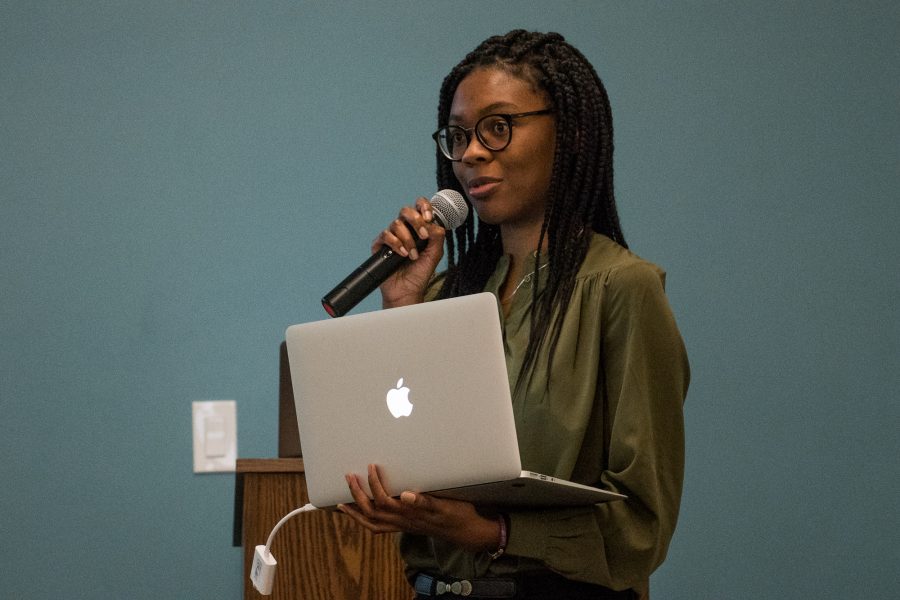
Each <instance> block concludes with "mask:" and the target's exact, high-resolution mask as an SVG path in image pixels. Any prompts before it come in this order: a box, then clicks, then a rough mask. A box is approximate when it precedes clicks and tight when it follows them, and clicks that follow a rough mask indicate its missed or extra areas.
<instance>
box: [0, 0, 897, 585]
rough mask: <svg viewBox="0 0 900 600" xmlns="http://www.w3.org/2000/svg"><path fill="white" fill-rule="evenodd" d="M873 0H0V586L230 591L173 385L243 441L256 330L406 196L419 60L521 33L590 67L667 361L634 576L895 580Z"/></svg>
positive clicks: (880, 20)
mask: <svg viewBox="0 0 900 600" xmlns="http://www.w3.org/2000/svg"><path fill="white" fill-rule="evenodd" d="M898 6H900V5H898V4H897V3H895V2H891V1H884V2H846V3H844V2H826V1H821V2H780V1H774V0H766V1H764V2H735V3H724V2H698V1H693V2H662V1H660V2H649V1H648V2H588V1H583V2H582V1H578V2H575V1H569V2H552V3H550V2H517V3H509V4H499V3H481V2H468V1H466V2H461V1H456V2H380V3H376V2H365V3H362V2H360V3H355V2H354V3H350V2H335V3H324V2H322V3H319V2H315V3H314V2H228V3H226V2H202V3H201V2H193V3H187V2H91V3H83V2H82V3H76V2H52V3H51V2H31V1H17V0H14V1H6V2H3V3H0V203H2V204H0V295H2V296H0V319H2V320H0V336H2V343H0V377H2V378H0V408H2V411H0V453H2V461H0V464H2V466H0V530H2V536H0V538H2V542H0V547H2V549H0V590H3V592H2V593H3V594H9V595H8V596H5V597H10V598H21V597H29V598H101V597H102V598H134V599H143V598H146V599H159V598H186V599H188V598H189V599H205V598H209V599H213V598H215V599H219V598H234V599H237V598H238V597H240V593H241V592H240V590H241V586H242V581H241V556H240V552H239V550H238V549H235V548H232V547H231V519H232V506H233V505H232V502H233V500H232V490H233V477H232V476H230V475H194V474H193V473H192V458H191V427H190V415H191V410H190V403H191V401H192V400H202V399H235V400H237V406H238V439H239V455H240V456H243V457H267V456H274V455H275V454H276V452H277V445H276V444H277V439H276V434H277V407H276V403H277V348H278V344H279V342H280V340H281V336H282V333H283V330H284V328H285V326H287V325H289V324H291V323H295V322H301V321H307V320H312V319H319V318H324V313H323V312H322V310H321V307H320V306H319V302H318V301H319V298H320V297H321V295H322V293H323V292H325V291H326V290H328V289H329V288H330V287H331V285H333V284H334V283H335V282H336V280H337V279H338V278H339V277H341V276H343V275H344V274H346V273H347V272H348V270H350V269H351V268H352V267H354V266H355V265H356V264H358V262H359V261H360V260H361V257H363V256H364V255H365V254H366V253H367V251H368V246H369V243H370V241H371V239H372V238H373V237H374V236H375V234H376V233H377V231H378V230H379V229H380V228H381V227H382V226H383V225H384V224H385V223H386V222H387V221H388V220H389V219H390V218H391V217H392V216H393V215H394V214H395V212H396V210H397V208H398V207H399V206H400V205H401V204H403V203H406V202H410V201H412V200H413V199H414V198H415V197H416V196H418V195H421V194H429V193H430V192H431V191H433V189H434V175H433V170H434V169H433V164H432V163H433V148H432V142H431V140H430V138H429V134H430V132H431V131H432V130H433V129H434V127H435V122H434V115H435V112H436V102H437V90H438V86H439V84H440V82H441V79H442V77H443V76H444V75H445V74H446V72H447V71H448V70H449V69H450V68H451V67H452V65H453V64H455V63H456V61H457V60H459V59H460V58H461V57H462V56H463V55H464V54H465V52H467V51H468V50H470V49H471V48H472V47H474V45H475V44H476V43H477V42H479V41H480V40H481V39H483V38H485V37H486V36H488V35H489V34H493V33H497V32H504V31H506V30H508V29H511V28H514V27H525V28H529V29H541V30H558V31H560V32H562V33H564V34H565V35H566V36H567V37H568V38H569V39H570V40H571V41H572V42H573V43H574V44H575V45H576V46H578V47H579V48H580V49H581V50H582V51H583V52H584V53H585V54H586V55H587V56H588V57H589V58H590V59H591V60H592V61H593V62H594V64H595V65H596V66H597V68H598V70H599V71H600V73H601V76H602V77H603V78H604V80H605V81H606V84H607V86H608V88H609V92H610V95H611V98H612V102H613V111H614V115H615V119H616V126H617V129H616V135H617V137H616V142H617V159H616V160H617V162H616V178H617V195H618V199H619V203H620V208H621V216H622V220H623V223H624V228H625V233H626V236H627V238H628V240H629V242H630V244H631V245H632V247H633V248H634V249H635V250H636V251H637V252H638V253H640V254H642V255H643V256H645V257H646V258H648V259H650V260H653V261H655V262H658V263H660V264H662V265H663V266H664V267H665V268H666V269H667V270H668V273H669V294H670V298H671V302H672V304H673V307H674V309H675V311H676V313H677V315H678V318H679V323H680V326H681V328H682V332H683V334H684V337H685V339H686V342H687V345H688V348H689V351H690V356H691V360H692V364H693V375H694V379H693V385H692V387H691V391H690V395H689V398H688V402H687V405H686V416H687V427H688V429H687V459H688V469H687V478H686V487H685V493H684V503H683V511H682V517H681V521H680V524H679V529H678V531H677V533H676V537H675V539H674V541H673V544H672V548H671V552H670V557H669V560H668V561H667V562H666V563H665V565H664V566H663V567H662V568H661V569H660V570H659V571H658V572H657V574H656V575H655V576H654V580H653V587H654V591H655V597H657V598H672V599H698V598H701V599H707V598H708V599H723V598H726V599H732V598H775V597H797V598H851V597H856V598H859V597H866V598H889V597H896V596H895V594H896V593H897V590H898V587H900V583H898V578H897V574H896V573H897V565H898V564H900V553H898V544H897V538H896V536H897V531H898V529H900V522H898V510H897V494H898V492H900V483H898V482H900V473H898V456H900V452H898V450H900V448H898V433H897V432H898V429H900V427H898V425H900V418H898V417H900V415H898V408H897V406H898V402H897V400H898V393H897V390H898V389H900V379H898V373H900V348H898V345H900V327H898V323H900V318H898V312H897V308H896V302H897V298H898V297H900V276H898V265H900V242H898V240H897V231H898V222H900V209H898V192H897V190H898V189H900V173H898V165H900V160H898V159H900V152H898V150H900V117H898V107H900V84H898V82H900V55H898V51H897V42H896V35H897V32H898V31H900V9H898V8H897V7H898ZM375 306H376V304H375V302H374V301H372V300H370V301H367V302H366V303H365V304H364V305H363V306H362V307H361V309H360V310H362V309H372V308H375Z"/></svg>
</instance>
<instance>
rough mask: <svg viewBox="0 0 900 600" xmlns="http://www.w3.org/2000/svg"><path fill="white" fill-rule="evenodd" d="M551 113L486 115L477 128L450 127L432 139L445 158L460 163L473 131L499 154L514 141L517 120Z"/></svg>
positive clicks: (441, 129)
mask: <svg viewBox="0 0 900 600" xmlns="http://www.w3.org/2000/svg"><path fill="white" fill-rule="evenodd" d="M551 112H553V109H551V108H545V109H543V110H533V111H531V112H523V113H517V114H514V115H509V114H495V115H486V116H484V117H481V118H480V119H478V122H477V123H475V127H471V128H466V127H460V126H459V125H448V126H446V127H441V128H440V129H438V130H437V131H435V132H434V133H433V134H431V137H432V138H433V139H434V141H435V142H437V145H438V148H440V149H441V152H443V153H444V156H446V157H447V158H449V159H450V160H452V161H454V162H458V161H461V160H462V157H463V155H464V154H465V153H466V148H468V147H469V142H471V141H472V132H473V131H474V132H475V137H477V138H478V142H479V143H480V144H481V145H482V146H484V147H485V148H487V149H488V150H492V151H494V152H499V151H500V150H503V149H504V148H506V147H507V146H509V143H510V142H511V141H512V129H513V122H514V120H515V119H521V118H522V117H532V116H535V115H546V114H549V113H551Z"/></svg>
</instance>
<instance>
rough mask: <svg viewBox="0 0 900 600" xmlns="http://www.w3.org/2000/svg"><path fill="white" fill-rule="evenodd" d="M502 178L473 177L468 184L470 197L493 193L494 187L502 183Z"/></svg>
mask: <svg viewBox="0 0 900 600" xmlns="http://www.w3.org/2000/svg"><path fill="white" fill-rule="evenodd" d="M500 181H501V180H500V179H494V178H492V177H479V178H478V179H473V180H472V181H470V182H469V185H468V189H467V191H468V194H469V197H470V198H479V199H480V198H484V197H486V196H488V195H490V194H491V192H493V191H494V189H495V188H496V187H497V186H498V185H500Z"/></svg>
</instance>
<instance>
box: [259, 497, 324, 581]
mask: <svg viewBox="0 0 900 600" xmlns="http://www.w3.org/2000/svg"><path fill="white" fill-rule="evenodd" d="M311 510H317V509H316V507H315V506H313V505H312V504H307V505H305V506H301V507H300V508H297V509H295V510H292V511H291V512H289V513H288V514H286V515H284V516H283V517H282V518H281V520H280V521H278V524H276V525H275V527H273V528H272V533H270V534H269V539H268V540H267V541H266V545H265V546H257V547H256V550H255V552H254V554H253V565H252V566H251V567H250V581H252V582H253V587H255V588H256V589H257V590H258V591H259V593H260V594H263V595H264V596H268V595H269V594H271V593H272V585H273V584H274V583H275V567H276V566H277V564H278V562H277V561H276V560H275V557H274V556H272V553H271V552H270V551H269V548H271V547H272V540H274V539H275V534H276V533H278V530H279V529H281V526H282V525H284V524H285V523H287V522H288V521H289V520H291V519H292V518H293V517H295V516H297V515H299V514H300V513H303V512H309V511H311Z"/></svg>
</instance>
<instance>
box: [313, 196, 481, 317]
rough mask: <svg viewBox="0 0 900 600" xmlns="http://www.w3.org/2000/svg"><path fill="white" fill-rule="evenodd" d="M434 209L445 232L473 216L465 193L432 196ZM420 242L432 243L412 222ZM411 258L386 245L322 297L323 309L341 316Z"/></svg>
mask: <svg viewBox="0 0 900 600" xmlns="http://www.w3.org/2000/svg"><path fill="white" fill-rule="evenodd" d="M431 210H432V213H434V220H435V221H436V222H437V223H438V225H440V226H441V227H443V228H444V229H456V228H457V227H459V226H460V225H462V224H463V222H464V221H465V220H466V217H467V216H468V215H469V206H468V205H467V204H466V201H465V200H464V199H463V197H462V194H460V193H459V192H457V191H455V190H441V191H439V192H437V193H436V194H435V195H434V196H432V197H431ZM406 226H407V227H408V228H409V231H410V233H412V235H413V238H415V240H416V248H417V249H418V250H422V249H424V248H425V246H426V245H427V244H428V240H422V239H419V236H417V235H416V232H415V231H413V229H412V227H410V226H409V223H407V224H406ZM407 260H409V258H407V257H405V256H403V255H401V254H397V253H396V252H394V251H393V250H391V249H390V247H388V246H387V245H386V244H385V245H383V246H381V249H380V250H378V252H376V253H374V254H373V255H372V256H370V257H369V258H368V259H366V262H364V263H363V264H361V265H360V266H359V267H358V268H357V269H356V270H355V271H353V272H352V273H350V275H349V276H347V278H345V279H344V280H343V281H342V282H340V283H339V284H337V286H335V288H334V289H333V290H331V291H330V292H328V293H327V294H325V297H324V298H322V306H323V307H325V311H326V312H327V313H328V314H329V315H331V316H332V317H341V316H344V315H345V314H347V312H348V311H349V310H350V309H352V308H353V307H354V306H356V305H357V304H359V303H360V302H361V301H362V299H363V298H365V297H366V296H368V295H369V294H371V293H372V291H373V290H375V288H377V287H378V286H379V285H381V284H382V283H384V281H385V280H386V279H387V278H388V277H390V276H391V275H392V274H393V273H394V271H396V270H397V269H399V268H400V265H402V264H403V263H404V262H406V261H407Z"/></svg>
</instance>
